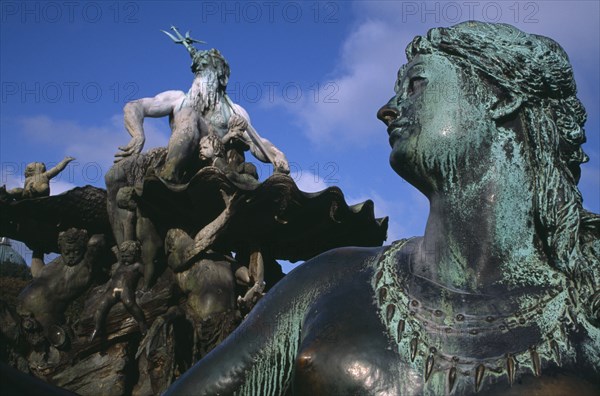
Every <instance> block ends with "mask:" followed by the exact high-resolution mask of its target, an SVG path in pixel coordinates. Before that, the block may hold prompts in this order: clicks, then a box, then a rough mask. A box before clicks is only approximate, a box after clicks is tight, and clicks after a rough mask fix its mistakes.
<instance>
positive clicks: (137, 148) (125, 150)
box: [115, 136, 146, 162]
mask: <svg viewBox="0 0 600 396" xmlns="http://www.w3.org/2000/svg"><path fill="white" fill-rule="evenodd" d="M145 142H146V139H145V138H144V137H143V136H133V137H132V138H131V140H130V141H129V143H128V144H127V146H121V147H119V150H121V151H120V152H118V153H116V154H115V157H116V158H115V162H119V161H121V160H122V159H123V158H124V157H129V156H130V155H132V154H139V153H140V152H141V151H142V148H144V143H145Z"/></svg>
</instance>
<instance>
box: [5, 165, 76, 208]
mask: <svg viewBox="0 0 600 396" xmlns="http://www.w3.org/2000/svg"><path fill="white" fill-rule="evenodd" d="M74 159H75V158H73V157H65V158H64V159H63V160H62V161H60V162H59V163H58V164H56V166H55V167H53V168H50V170H46V164H44V163H43V162H31V163H29V164H27V166H26V167H25V185H24V187H23V188H13V189H11V190H8V191H7V193H8V195H9V196H11V197H13V198H16V199H24V198H38V197H47V196H49V195H50V179H52V178H54V177H56V176H57V175H58V174H59V173H60V172H62V171H63V170H64V169H65V168H66V167H67V165H68V164H69V162H71V161H73V160H74Z"/></svg>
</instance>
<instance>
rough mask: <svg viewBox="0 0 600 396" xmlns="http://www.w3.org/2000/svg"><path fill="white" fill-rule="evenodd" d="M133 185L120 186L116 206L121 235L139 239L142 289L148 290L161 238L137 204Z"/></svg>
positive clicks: (127, 238)
mask: <svg viewBox="0 0 600 396" xmlns="http://www.w3.org/2000/svg"><path fill="white" fill-rule="evenodd" d="M136 199H137V195H136V193H135V188H133V187H121V188H120V189H119V191H118V192H117V197H116V201H117V207H118V208H119V209H121V218H122V221H121V226H122V230H121V232H122V235H123V238H124V240H125V241H127V240H138V241H140V242H139V243H140V246H141V250H140V259H141V262H142V263H143V269H144V270H143V274H144V290H149V289H150V287H151V286H152V282H153V281H154V270H155V261H156V257H157V254H158V251H159V250H160V249H161V248H162V239H161V238H160V236H159V235H158V232H157V231H156V228H155V227H154V224H153V223H152V221H151V220H150V219H149V218H148V217H146V216H145V215H144V213H143V211H142V210H141V209H140V208H139V206H138V204H137V201H136Z"/></svg>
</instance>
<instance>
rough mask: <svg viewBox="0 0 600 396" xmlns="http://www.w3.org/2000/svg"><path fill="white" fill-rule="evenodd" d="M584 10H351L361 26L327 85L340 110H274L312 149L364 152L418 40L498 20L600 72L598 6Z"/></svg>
mask: <svg viewBox="0 0 600 396" xmlns="http://www.w3.org/2000/svg"><path fill="white" fill-rule="evenodd" d="M474 3H476V4H474ZM589 3H590V2H581V1H579V2H568V1H563V2H546V3H544V2H527V3H513V2H435V3H434V2H431V3H427V4H426V3H425V2H393V1H358V2H354V3H353V8H354V11H355V14H356V15H357V16H358V18H359V19H360V22H359V23H358V25H357V26H356V27H355V28H354V29H353V31H352V33H351V34H350V35H349V36H348V37H347V39H346V40H345V42H344V43H343V45H342V47H341V52H340V54H339V60H338V63H337V66H336V67H335V68H334V70H333V71H332V75H331V76H332V79H331V80H329V81H333V83H334V84H335V87H336V88H337V92H336V93H335V95H334V98H335V99H337V103H325V102H324V101H323V100H319V101H317V102H314V101H311V100H310V99H307V100H305V101H304V102H302V103H301V105H300V111H298V103H296V104H294V106H291V105H289V104H285V103H278V104H279V105H281V106H283V107H287V108H288V109H289V110H290V112H291V113H292V114H294V116H295V117H296V118H297V121H298V122H299V123H300V124H301V125H302V126H303V128H304V130H305V133H306V135H307V137H308V138H309V139H310V140H311V142H312V143H313V144H314V145H315V146H317V147H343V146H346V147H347V146H349V145H356V144H362V145H369V144H370V142H372V141H373V140H372V139H371V137H374V138H380V133H381V125H380V123H379V122H378V121H377V120H376V118H375V113H376V111H377V109H379V107H380V106H381V105H383V104H384V103H385V101H387V100H388V99H389V98H390V97H391V96H392V95H393V91H392V87H393V83H394V79H395V75H396V72H397V70H398V68H399V66H400V65H401V64H402V63H404V62H405V56H404V49H405V47H406V45H407V44H408V43H409V42H410V41H411V40H412V39H413V37H414V36H415V35H423V34H425V33H426V32H427V30H428V29H429V28H431V27H435V26H450V25H454V24H456V23H458V22H459V21H464V20H468V19H477V20H482V21H491V22H494V21H496V18H497V17H498V18H499V21H500V22H505V23H512V24H514V25H516V26H518V27H519V28H521V29H523V30H524V31H526V32H531V33H537V34H542V35H547V36H549V37H552V38H554V39H556V40H557V41H558V42H559V43H561V45H563V46H564V47H565V49H566V50H567V52H569V55H570V56H571V58H572V59H575V58H576V59H578V60H590V61H592V62H594V63H595V64H596V65H597V64H598V40H595V39H592V40H589V39H588V38H589V36H590V34H592V35H593V36H594V38H597V37H598V21H597V17H598V11H597V10H598V5H597V4H596V5H595V6H594V5H592V6H591V8H590V5H589ZM469 4H470V5H469ZM457 7H458V8H457ZM594 10H596V11H595V12H594ZM457 11H458V13H457ZM457 17H458V18H457ZM565 26H570V28H569V29H565ZM594 34H595V35H594ZM596 69H597V67H596ZM321 99H322V98H321ZM596 101H597V98H596ZM332 143H335V144H334V145H332Z"/></svg>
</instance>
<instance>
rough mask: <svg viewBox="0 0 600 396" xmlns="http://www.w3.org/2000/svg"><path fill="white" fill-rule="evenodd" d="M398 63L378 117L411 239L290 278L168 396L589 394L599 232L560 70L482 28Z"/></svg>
mask: <svg viewBox="0 0 600 396" xmlns="http://www.w3.org/2000/svg"><path fill="white" fill-rule="evenodd" d="M406 53H407V57H408V61H409V62H408V63H407V64H406V65H405V66H403V67H402V68H401V69H400V71H399V73H398V80H397V82H396V87H395V91H396V95H395V96H394V97H393V98H392V99H391V100H390V101H389V102H388V104H386V105H385V106H383V107H382V108H381V109H380V110H379V112H378V117H379V118H380V119H381V120H382V121H383V122H384V123H385V124H386V126H387V127H388V134H389V140H390V145H391V147H392V153H391V156H390V162H391V164H392V167H393V168H394V170H395V171H396V172H397V173H398V174H399V175H400V176H402V177H403V178H405V179H406V180H408V181H409V182H410V183H412V184H413V185H414V186H415V187H417V188H418V189H419V190H420V191H421V192H422V193H423V194H425V195H426V196H427V198H428V199H429V201H430V215H429V219H428V221H427V227H426V230H425V234H424V236H423V237H417V238H411V239H406V240H401V241H397V242H395V243H393V244H392V245H391V246H387V247H383V248H340V249H336V250H333V251H330V252H328V253H325V254H323V255H321V256H318V257H317V258H315V259H313V260H311V261H309V262H307V263H305V264H304V265H303V266H301V267H300V268H298V269H296V270H295V271H293V272H292V273H290V274H289V275H288V276H286V278H285V279H283V280H282V281H281V282H280V283H279V284H278V285H276V286H275V287H274V288H273V289H272V290H271V291H270V292H269V293H268V294H267V296H266V297H265V298H264V299H262V300H261V301H260V303H259V304H258V305H257V306H256V307H255V309H254V311H253V312H252V313H251V314H250V316H249V317H248V318H247V319H246V321H245V322H243V323H242V325H241V326H240V327H239V328H238V329H237V330H236V331H235V332H234V333H233V334H232V335H231V336H230V337H229V338H228V339H227V340H226V341H225V342H224V343H222V344H221V345H220V346H219V347H218V348H216V349H215V350H213V351H212V352H211V353H210V354H209V355H207V356H206V357H205V358H204V359H202V360H201V361H200V362H199V363H197V364H196V365H195V366H194V367H193V368H192V369H190V370H189V371H188V372H187V373H185V374H184V375H183V376H182V377H180V378H179V380H178V381H177V382H176V383H175V384H174V385H173V386H172V387H171V388H170V389H169V391H168V392H167V394H169V395H178V394H196V395H216V394H219V395H228V394H248V395H257V394H260V395H280V394H320V395H325V394H327V395H332V394H336V395H337V394H361V395H362V394H365V395H367V394H368V395H413V394H414V395H419V394H460V395H463V394H472V393H476V392H481V394H503V395H506V394H533V393H534V392H539V393H538V394H568V393H576V394H598V391H599V386H600V384H599V382H598V379H599V378H600V359H599V357H598V356H599V352H600V327H599V326H600V321H599V309H600V288H599V286H598V281H599V280H600V261H599V259H598V257H600V217H599V216H598V215H597V214H593V213H590V212H587V211H586V210H584V209H583V207H582V204H581V195H580V193H579V191H578V189H577V182H578V179H579V165H580V164H581V163H582V162H585V161H586V160H587V157H586V155H585V154H584V153H583V151H582V149H581V144H582V143H583V142H585V135H584V131H583V124H584V121H585V111H584V109H583V107H582V105H581V103H580V102H579V100H578V99H577V97H576V88H575V82H574V79H573V73H572V69H571V66H570V64H569V61H568V58H567V56H566V54H565V53H564V51H563V50H562V48H561V47H560V46H559V45H558V44H557V43H556V42H554V41H552V40H551V39H548V38H546V37H542V36H537V35H534V34H526V33H523V32H521V31H519V30H518V29H516V28H514V27H512V26H509V25H504V24H488V23H480V22H466V23H461V24H459V25H456V26H454V27H450V28H438V29H432V30H430V31H429V33H428V34H427V36H426V37H416V38H415V39H414V40H413V41H412V43H411V44H410V45H409V46H408V48H407V51H406ZM448 88H450V91H451V92H452V95H451V96H444V95H442V93H443V92H448Z"/></svg>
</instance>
